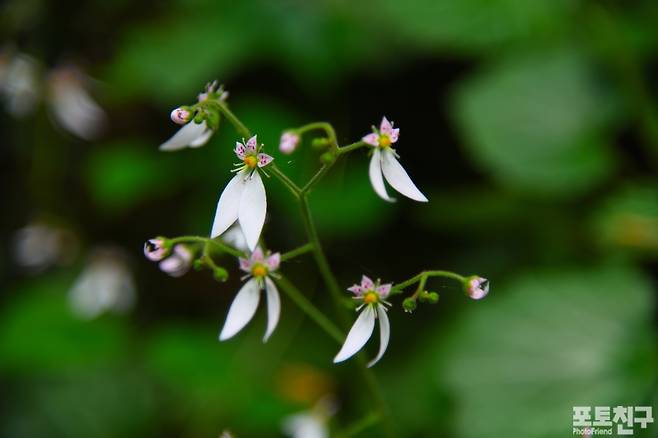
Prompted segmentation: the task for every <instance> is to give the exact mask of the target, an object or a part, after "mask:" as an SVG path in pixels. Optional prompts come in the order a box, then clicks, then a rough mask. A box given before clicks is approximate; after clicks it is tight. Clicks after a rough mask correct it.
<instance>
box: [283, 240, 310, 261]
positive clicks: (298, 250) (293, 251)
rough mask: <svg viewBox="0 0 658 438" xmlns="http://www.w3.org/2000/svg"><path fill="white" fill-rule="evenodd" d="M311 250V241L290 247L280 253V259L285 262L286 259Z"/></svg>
mask: <svg viewBox="0 0 658 438" xmlns="http://www.w3.org/2000/svg"><path fill="white" fill-rule="evenodd" d="M311 251H313V245H312V244H311V243H307V244H305V245H302V246H300V247H298V248H295V249H291V250H290V251H287V252H284V253H283V254H281V261H282V262H285V261H287V260H290V259H294V258H295V257H299V256H300V255H303V254H306V253H308V252H311Z"/></svg>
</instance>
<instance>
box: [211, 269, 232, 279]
mask: <svg viewBox="0 0 658 438" xmlns="http://www.w3.org/2000/svg"><path fill="white" fill-rule="evenodd" d="M212 276H213V277H214V278H215V280H217V281H221V282H224V281H226V280H227V279H228V272H227V271H226V269H224V268H222V267H219V266H218V267H216V268H215V269H213V272H212Z"/></svg>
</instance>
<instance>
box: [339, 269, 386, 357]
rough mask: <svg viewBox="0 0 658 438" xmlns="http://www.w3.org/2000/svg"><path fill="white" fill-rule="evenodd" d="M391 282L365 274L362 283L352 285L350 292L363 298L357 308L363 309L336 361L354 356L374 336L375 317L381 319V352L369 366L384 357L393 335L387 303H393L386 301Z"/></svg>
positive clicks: (359, 298) (355, 297)
mask: <svg viewBox="0 0 658 438" xmlns="http://www.w3.org/2000/svg"><path fill="white" fill-rule="evenodd" d="M391 286H392V285H391V284H390V283H387V284H380V282H379V280H378V281H377V283H375V282H373V281H372V280H371V279H370V278H368V277H366V276H365V275H364V276H363V277H362V278H361V284H360V285H358V284H355V285H354V286H352V287H350V288H349V289H347V290H349V291H350V292H352V293H354V295H355V296H354V299H355V300H361V301H362V302H363V304H361V305H360V306H359V307H357V310H360V309H363V310H362V311H361V313H360V314H359V317H358V318H357V319H356V322H355V323H354V325H353V326H352V328H351V329H350V332H349V333H348V334H347V338H346V339H345V343H344V344H343V347H342V348H341V349H340V351H339V352H338V354H337V355H336V357H335V358H334V363H337V362H342V361H344V360H346V359H349V358H350V357H352V356H354V355H355V354H356V353H357V352H358V351H359V350H360V349H361V348H363V346H364V345H365V344H366V342H367V341H368V339H370V337H371V336H372V332H373V330H374V329H375V319H378V320H379V335H380V344H379V353H377V356H376V357H375V358H374V359H373V360H372V361H370V362H369V363H368V367H371V366H373V365H374V364H376V363H377V362H378V361H379V359H381V358H382V356H383V355H384V352H385V351H386V347H387V346H388V339H389V337H390V335H391V326H390V324H389V322H388V315H387V314H386V311H387V309H386V306H385V304H386V305H389V306H390V305H391V304H390V303H388V302H387V301H385V299H386V297H388V294H389V293H390V292H391Z"/></svg>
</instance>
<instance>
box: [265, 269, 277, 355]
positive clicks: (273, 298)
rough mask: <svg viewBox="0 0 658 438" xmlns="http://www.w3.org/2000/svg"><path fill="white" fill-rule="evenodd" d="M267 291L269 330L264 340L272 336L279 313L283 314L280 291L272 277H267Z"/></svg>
mask: <svg viewBox="0 0 658 438" xmlns="http://www.w3.org/2000/svg"><path fill="white" fill-rule="evenodd" d="M265 293H266V294H267V330H266V332H265V337H264V338H263V342H267V340H268V339H269V338H270V336H271V335H272V332H274V329H275V328H276V325H277V323H278V322H279V315H281V298H279V291H278V290H277V288H276V285H275V284H274V282H273V281H272V280H270V277H265Z"/></svg>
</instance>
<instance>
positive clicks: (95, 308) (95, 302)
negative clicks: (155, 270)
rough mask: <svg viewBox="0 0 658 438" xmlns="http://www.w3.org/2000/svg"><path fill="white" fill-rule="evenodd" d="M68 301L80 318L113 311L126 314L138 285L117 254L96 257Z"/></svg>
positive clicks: (100, 254)
mask: <svg viewBox="0 0 658 438" xmlns="http://www.w3.org/2000/svg"><path fill="white" fill-rule="evenodd" d="M69 302H70V304H71V307H72V309H73V312H74V313H76V314H77V315H78V316H80V317H81V318H85V319H92V318H95V317H97V316H99V315H100V314H102V313H104V312H107V311H111V312H115V313H125V312H127V311H129V310H130V309H132V307H133V305H134V303H135V283H134V281H133V277H132V274H131V273H130V270H129V269H128V266H126V264H125V262H124V261H123V259H122V258H121V257H120V256H119V255H117V254H116V253H115V252H114V251H110V250H104V251H101V252H98V253H97V254H95V255H94V256H93V257H92V259H91V260H90V262H89V263H88V264H87V266H86V267H85V269H84V270H83V271H82V274H80V276H79V277H78V279H77V280H76V281H75V283H74V284H73V287H72V288H71V290H70V291H69Z"/></svg>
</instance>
